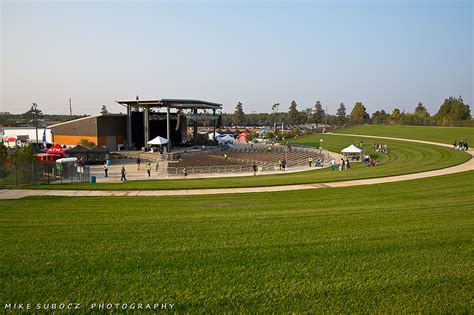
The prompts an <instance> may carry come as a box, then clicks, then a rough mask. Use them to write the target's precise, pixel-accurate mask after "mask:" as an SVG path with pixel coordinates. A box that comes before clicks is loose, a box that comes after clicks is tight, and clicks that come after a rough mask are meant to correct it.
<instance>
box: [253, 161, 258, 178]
mask: <svg viewBox="0 0 474 315" xmlns="http://www.w3.org/2000/svg"><path fill="white" fill-rule="evenodd" d="M252 169H253V176H255V175H257V164H255V162H253V165H252Z"/></svg>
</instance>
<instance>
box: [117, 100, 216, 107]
mask: <svg viewBox="0 0 474 315" xmlns="http://www.w3.org/2000/svg"><path fill="white" fill-rule="evenodd" d="M115 102H116V103H119V104H121V105H133V106H142V107H167V106H169V107H170V108H178V109H193V108H198V109H222V104H218V103H211V102H206V101H200V100H189V99H156V100H121V101H115Z"/></svg>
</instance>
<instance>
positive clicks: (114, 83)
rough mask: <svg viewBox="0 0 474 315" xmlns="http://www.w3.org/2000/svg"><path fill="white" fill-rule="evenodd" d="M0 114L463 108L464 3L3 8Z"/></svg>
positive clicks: (468, 46)
mask: <svg viewBox="0 0 474 315" xmlns="http://www.w3.org/2000/svg"><path fill="white" fill-rule="evenodd" d="M1 11H2V12H1V28H2V30H1V53H2V54H1V59H2V63H1V67H2V69H1V103H0V111H9V112H12V113H20V112H24V111H26V110H27V109H28V108H29V107H30V106H31V103H32V102H37V103H38V104H39V106H40V108H41V109H42V110H43V112H45V113H68V112H69V105H68V99H69V98H72V103H73V112H74V113H77V114H84V113H88V114H91V113H96V112H98V111H99V110H100V107H101V105H103V104H105V105H107V107H108V108H109V110H111V111H115V112H118V111H120V110H123V109H122V107H120V106H119V105H116V104H114V100H117V99H134V98H135V95H139V96H140V98H142V99H146V98H193V99H203V100H209V101H214V102H220V103H223V104H224V111H226V112H231V111H233V110H234V107H235V104H236V103H237V102H238V101H241V102H242V103H243V104H244V111H245V112H251V111H257V112H270V111H271V106H272V104H273V103H275V102H279V103H280V104H281V106H280V110H282V111H287V110H288V107H289V105H290V102H291V100H293V99H294V100H295V101H296V102H297V104H298V109H299V110H303V109H304V108H307V107H312V106H313V105H314V103H315V102H316V101H317V100H320V101H321V102H322V104H323V106H327V107H328V109H329V112H330V113H334V112H335V111H336V109H337V107H338V106H339V103H340V102H341V101H342V102H344V103H345V104H346V107H348V109H349V110H350V109H352V107H353V105H354V103H355V102H356V101H362V102H363V103H364V104H365V105H366V107H367V109H368V111H369V112H370V113H372V112H373V111H375V110H377V109H381V108H383V109H385V110H388V111H391V110H392V109H393V108H394V107H399V108H400V109H403V108H405V110H406V111H413V110H414V108H415V107H416V105H417V103H418V102H419V101H422V102H423V103H424V104H425V105H426V106H427V108H428V109H429V111H430V112H431V113H433V112H435V111H436V110H437V109H438V107H439V106H440V104H441V103H442V102H443V100H444V98H445V97H448V96H451V95H453V96H459V95H462V96H463V99H464V100H465V102H467V103H468V104H470V105H471V108H472V110H473V112H474V108H473V106H472V105H473V102H472V100H473V89H474V88H473V1H456V0H453V1H436V0H433V1H382V0H381V1H309V2H294V1H291V2H290V1H289V2H279V1H265V2H263V1H259V2H251V1H235V2H227V1H225V2H222V1H219V2H217V1H215V2H214V1H192V2H132V1H130V2H124V1H122V2H110V1H108V2H90V1H89V2H86V1H82V2H70V1H61V2H59V1H56V2H23V1H21V2H20V1H17V2H8V1H2V2H1Z"/></svg>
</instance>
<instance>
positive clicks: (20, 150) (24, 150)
mask: <svg viewBox="0 0 474 315" xmlns="http://www.w3.org/2000/svg"><path fill="white" fill-rule="evenodd" d="M12 159H13V160H14V161H19V162H31V161H34V160H36V157H35V152H34V151H33V147H32V146H31V144H28V145H25V146H23V147H17V148H16V149H15V152H14V153H13V156H12Z"/></svg>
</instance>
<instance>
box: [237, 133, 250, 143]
mask: <svg viewBox="0 0 474 315" xmlns="http://www.w3.org/2000/svg"><path fill="white" fill-rule="evenodd" d="M248 135H249V133H248V132H247V131H245V132H242V133H241V134H240V135H239V141H241V142H245V141H247V136H248Z"/></svg>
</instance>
